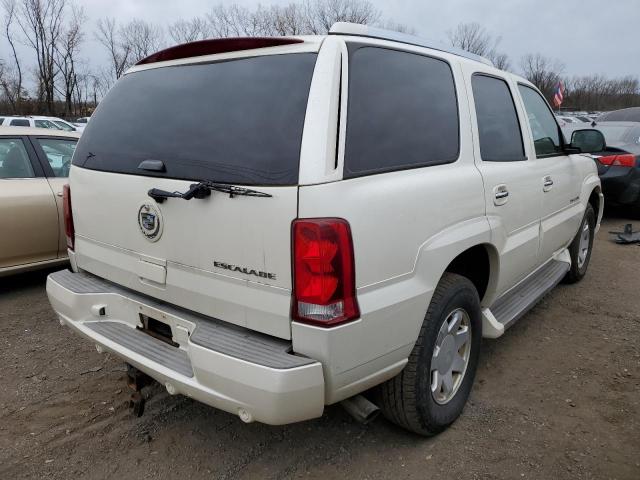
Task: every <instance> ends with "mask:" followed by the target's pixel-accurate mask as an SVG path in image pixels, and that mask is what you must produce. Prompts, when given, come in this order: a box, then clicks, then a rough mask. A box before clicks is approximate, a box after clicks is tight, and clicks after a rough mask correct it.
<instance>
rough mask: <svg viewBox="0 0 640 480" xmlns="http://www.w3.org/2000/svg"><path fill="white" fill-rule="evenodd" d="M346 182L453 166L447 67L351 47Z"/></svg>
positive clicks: (451, 88)
mask: <svg viewBox="0 0 640 480" xmlns="http://www.w3.org/2000/svg"><path fill="white" fill-rule="evenodd" d="M349 57H350V67H349V102H348V103H349V106H348V114H347V135H346V148H345V166H344V177H345V178H353V177H360V176H363V175H370V174H375V173H381V172H388V171H393V170H402V169H406V168H415V167H422V166H429V165H438V164H442V163H450V162H454V161H455V160H456V159H457V158H458V151H459V120H458V102H457V98H456V91H455V85H454V81H453V73H452V72H451V67H450V66H449V64H448V63H446V62H445V61H443V60H438V59H435V58H431V57H426V56H423V55H418V54H413V53H407V52H401V51H396V50H390V49H386V48H378V47H369V46H362V45H357V44H351V45H349Z"/></svg>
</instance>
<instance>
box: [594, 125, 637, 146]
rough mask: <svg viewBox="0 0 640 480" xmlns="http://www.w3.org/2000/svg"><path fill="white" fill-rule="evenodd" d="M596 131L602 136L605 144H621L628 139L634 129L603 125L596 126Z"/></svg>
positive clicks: (623, 126)
mask: <svg viewBox="0 0 640 480" xmlns="http://www.w3.org/2000/svg"><path fill="white" fill-rule="evenodd" d="M595 129H596V130H600V131H601V132H602V134H603V135H604V138H605V140H606V142H607V143H609V144H613V143H622V142H624V141H625V140H626V139H627V138H628V137H629V135H628V134H630V133H631V132H632V130H633V129H634V127H632V126H628V125H606V124H603V123H598V124H596V127H595Z"/></svg>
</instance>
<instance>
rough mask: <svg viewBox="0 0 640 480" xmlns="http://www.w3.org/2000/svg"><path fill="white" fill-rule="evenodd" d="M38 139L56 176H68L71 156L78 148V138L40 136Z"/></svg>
mask: <svg viewBox="0 0 640 480" xmlns="http://www.w3.org/2000/svg"><path fill="white" fill-rule="evenodd" d="M36 141H37V142H38V143H39V144H40V146H41V147H42V150H43V151H44V154H45V155H46V157H47V160H48V162H49V164H50V165H51V168H52V169H53V173H54V175H55V176H56V177H68V176H69V167H70V166H71V157H72V156H73V152H74V151H75V149H76V143H77V142H76V140H67V139H64V140H63V139H60V138H38V139H36Z"/></svg>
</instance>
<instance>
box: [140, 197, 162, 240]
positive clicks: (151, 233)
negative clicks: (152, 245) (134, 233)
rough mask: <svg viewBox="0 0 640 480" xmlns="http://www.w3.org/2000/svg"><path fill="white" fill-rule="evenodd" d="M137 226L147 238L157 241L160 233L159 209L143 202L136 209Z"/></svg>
mask: <svg viewBox="0 0 640 480" xmlns="http://www.w3.org/2000/svg"><path fill="white" fill-rule="evenodd" d="M138 226H139V227H140V231H141V232H142V234H143V235H144V236H145V237H146V238H147V240H150V241H152V242H155V241H157V240H158V239H159V238H160V236H161V235H162V216H161V215H160V211H159V210H158V209H157V208H156V207H154V206H153V205H151V204H149V203H145V204H143V205H142V206H141V207H140V209H139V210H138Z"/></svg>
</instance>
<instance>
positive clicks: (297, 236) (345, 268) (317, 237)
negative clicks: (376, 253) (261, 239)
mask: <svg viewBox="0 0 640 480" xmlns="http://www.w3.org/2000/svg"><path fill="white" fill-rule="evenodd" d="M292 236H293V305H292V312H291V316H292V318H293V319H294V320H298V321H300V322H304V323H310V324H313V325H318V326H322V327H332V326H335V325H338V324H341V323H345V322H348V321H351V320H355V319H357V318H358V317H359V316H360V310H359V308H358V301H357V299H356V280H355V268H354V257H353V242H352V240H351V229H350V228H349V223H347V221H346V220H342V219H340V218H316V219H308V220H295V221H294V222H293V226H292Z"/></svg>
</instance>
